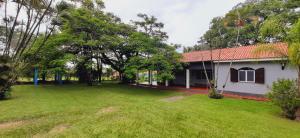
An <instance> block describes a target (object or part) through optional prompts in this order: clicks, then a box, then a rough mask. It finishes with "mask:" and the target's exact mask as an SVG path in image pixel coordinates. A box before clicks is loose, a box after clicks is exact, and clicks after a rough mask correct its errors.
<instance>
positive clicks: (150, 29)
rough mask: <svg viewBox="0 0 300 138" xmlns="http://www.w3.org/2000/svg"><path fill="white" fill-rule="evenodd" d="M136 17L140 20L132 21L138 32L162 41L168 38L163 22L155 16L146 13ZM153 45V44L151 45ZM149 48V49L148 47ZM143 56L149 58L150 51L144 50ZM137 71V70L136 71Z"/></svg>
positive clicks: (149, 70)
mask: <svg viewBox="0 0 300 138" xmlns="http://www.w3.org/2000/svg"><path fill="white" fill-rule="evenodd" d="M138 17H139V18H140V19H141V21H134V22H133V23H134V24H135V26H136V27H137V28H138V30H139V31H140V32H143V33H145V34H146V35H147V36H149V37H151V38H153V39H157V40H158V41H164V40H166V39H167V38H168V36H167V33H166V32H163V31H162V29H163V28H164V24H163V23H161V22H158V21H157V18H156V17H154V16H148V15H147V14H141V13H140V14H138ZM152 46H155V45H152ZM149 50H150V49H149ZM144 52H145V53H144V54H145V56H147V58H148V59H149V58H150V52H151V51H144ZM150 68H151V67H150V66H149V69H148V83H149V84H150V85H152V70H151V69H150ZM137 73H138V71H137Z"/></svg>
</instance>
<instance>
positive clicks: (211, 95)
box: [208, 88, 224, 99]
mask: <svg viewBox="0 0 300 138" xmlns="http://www.w3.org/2000/svg"><path fill="white" fill-rule="evenodd" d="M208 97H209V98H212V99H223V98H224V96H223V95H222V94H220V93H219V92H218V91H217V90H216V89H215V88H212V89H210V90H209V92H208Z"/></svg>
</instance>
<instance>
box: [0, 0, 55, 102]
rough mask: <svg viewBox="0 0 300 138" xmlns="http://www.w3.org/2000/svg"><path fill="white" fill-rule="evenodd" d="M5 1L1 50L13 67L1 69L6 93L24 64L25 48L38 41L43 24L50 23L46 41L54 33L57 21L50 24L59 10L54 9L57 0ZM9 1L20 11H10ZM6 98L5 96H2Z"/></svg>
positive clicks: (1, 91) (5, 60) (2, 56)
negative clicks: (37, 37)
mask: <svg viewBox="0 0 300 138" xmlns="http://www.w3.org/2000/svg"><path fill="white" fill-rule="evenodd" d="M3 2H4V5H5V6H4V17H3V21H4V25H1V26H5V35H4V39H3V41H4V51H3V53H1V57H0V59H1V61H3V62H0V64H1V65H2V66H4V65H5V64H10V68H9V69H8V70H7V71H5V72H1V73H2V75H4V76H9V77H4V80H3V81H2V82H3V83H2V84H1V89H0V95H5V93H6V92H7V91H8V90H9V88H10V87H11V86H12V85H13V84H14V82H15V80H16V78H17V70H16V69H18V68H20V65H22V64H21V61H22V59H21V57H22V55H23V53H24V51H25V49H27V48H29V47H30V46H31V45H33V44H34V43H35V39H36V36H38V35H39V33H40V26H41V24H45V25H46V26H47V29H46V32H45V33H44V34H45V35H44V36H45V37H44V39H43V42H46V41H47V39H48V37H49V36H50V34H51V33H52V32H53V30H54V27H55V24H50V21H51V19H52V17H53V16H54V17H55V14H56V12H55V11H54V10H53V9H52V6H53V0H49V1H44V0H18V1H8V0H5V1H1V3H3ZM8 3H10V4H12V5H14V6H16V11H14V12H10V14H13V15H9V14H8V12H7V5H8ZM21 13H25V17H23V18H21V17H20V15H21ZM2 98H3V97H2Z"/></svg>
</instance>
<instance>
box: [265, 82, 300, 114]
mask: <svg viewBox="0 0 300 138" xmlns="http://www.w3.org/2000/svg"><path fill="white" fill-rule="evenodd" d="M268 97H269V98H270V99H271V101H272V102H273V103H274V104H275V105H277V106H279V107H280V108H281V109H282V111H283V114H284V116H285V117H287V118H289V119H295V112H296V111H297V108H298V107H299V106H300V102H299V98H298V97H299V93H298V88H297V85H296V82H295V81H293V80H284V79H282V80H278V81H277V82H274V83H273V86H272V90H271V92H270V93H268Z"/></svg>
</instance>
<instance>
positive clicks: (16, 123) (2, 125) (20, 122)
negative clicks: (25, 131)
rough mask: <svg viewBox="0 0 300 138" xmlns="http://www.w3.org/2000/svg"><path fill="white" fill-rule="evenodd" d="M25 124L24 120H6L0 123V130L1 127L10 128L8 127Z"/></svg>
mask: <svg viewBox="0 0 300 138" xmlns="http://www.w3.org/2000/svg"><path fill="white" fill-rule="evenodd" d="M24 124H25V121H15V122H6V123H0V130H1V129H10V128H16V127H20V126H22V125H24Z"/></svg>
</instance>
